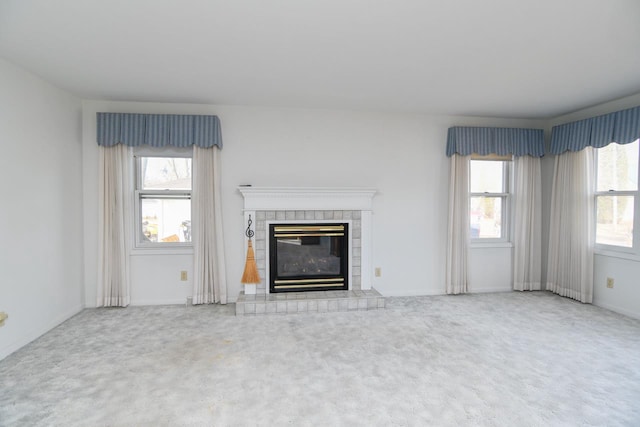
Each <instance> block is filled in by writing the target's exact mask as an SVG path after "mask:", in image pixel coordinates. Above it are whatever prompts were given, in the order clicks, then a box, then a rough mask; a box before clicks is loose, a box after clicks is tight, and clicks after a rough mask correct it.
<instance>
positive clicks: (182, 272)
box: [180, 270, 187, 282]
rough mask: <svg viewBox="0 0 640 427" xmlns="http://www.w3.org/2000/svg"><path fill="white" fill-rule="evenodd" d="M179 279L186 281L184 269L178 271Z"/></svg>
mask: <svg viewBox="0 0 640 427" xmlns="http://www.w3.org/2000/svg"><path fill="white" fill-rule="evenodd" d="M180 280H182V281H183V282H186V281H187V271H186V270H182V271H181V272H180Z"/></svg>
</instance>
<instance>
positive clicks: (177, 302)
mask: <svg viewBox="0 0 640 427" xmlns="http://www.w3.org/2000/svg"><path fill="white" fill-rule="evenodd" d="M187 298H191V296H190V295H185V296H184V297H183V298H182V299H173V298H172V299H158V300H154V299H141V300H131V302H130V303H129V306H143V305H185V304H186V303H187Z"/></svg>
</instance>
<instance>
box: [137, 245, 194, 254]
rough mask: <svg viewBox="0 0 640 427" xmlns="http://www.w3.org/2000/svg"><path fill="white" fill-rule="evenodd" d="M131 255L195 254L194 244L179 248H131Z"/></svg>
mask: <svg viewBox="0 0 640 427" xmlns="http://www.w3.org/2000/svg"><path fill="white" fill-rule="evenodd" d="M130 255H131V256H146V255H193V246H183V247H177V248H134V249H131V253H130Z"/></svg>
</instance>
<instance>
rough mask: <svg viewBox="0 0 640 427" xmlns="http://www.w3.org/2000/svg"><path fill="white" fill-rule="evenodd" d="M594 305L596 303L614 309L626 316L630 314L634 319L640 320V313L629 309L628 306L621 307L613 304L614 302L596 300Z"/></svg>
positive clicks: (597, 305)
mask: <svg viewBox="0 0 640 427" xmlns="http://www.w3.org/2000/svg"><path fill="white" fill-rule="evenodd" d="M593 305H595V306H596V307H600V308H604V309H607V310H609V311H613V312H614V313H616V314H622V315H624V316H628V317H631V318H633V319H638V320H640V313H638V312H634V311H631V310H627V309H626V308H620V307H617V306H615V305H612V304H607V303H601V302H595V301H594V302H593Z"/></svg>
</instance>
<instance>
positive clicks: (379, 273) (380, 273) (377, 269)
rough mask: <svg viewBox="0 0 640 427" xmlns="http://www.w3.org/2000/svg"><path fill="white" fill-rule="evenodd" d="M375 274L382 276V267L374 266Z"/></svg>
mask: <svg viewBox="0 0 640 427" xmlns="http://www.w3.org/2000/svg"><path fill="white" fill-rule="evenodd" d="M375 275H376V277H380V276H382V269H381V268H380V267H376V270H375Z"/></svg>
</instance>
